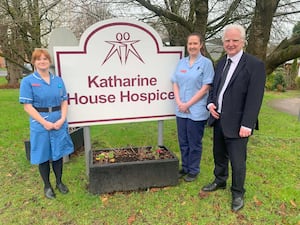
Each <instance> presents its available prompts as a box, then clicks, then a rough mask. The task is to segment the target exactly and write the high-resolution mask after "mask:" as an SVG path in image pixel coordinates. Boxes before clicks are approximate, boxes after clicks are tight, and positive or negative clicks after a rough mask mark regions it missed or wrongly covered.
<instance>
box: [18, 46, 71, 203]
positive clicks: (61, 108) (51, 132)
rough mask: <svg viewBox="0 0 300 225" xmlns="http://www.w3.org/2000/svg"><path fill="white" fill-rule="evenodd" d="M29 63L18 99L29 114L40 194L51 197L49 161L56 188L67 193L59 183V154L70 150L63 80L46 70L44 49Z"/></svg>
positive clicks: (38, 51)
mask: <svg viewBox="0 0 300 225" xmlns="http://www.w3.org/2000/svg"><path fill="white" fill-rule="evenodd" d="M31 63H32V64H33V65H34V68H35V71H34V73H32V74H30V75H28V76H26V77H24V78H23V79H22V82H21V86H20V97H19V101H20V103H21V104H23V105H24V110H25V111H26V112H27V113H28V114H29V116H30V145H31V148H30V162H31V164H38V165H39V172H40V174H41V177H42V179H43V182H44V194H45V196H46V197H47V198H49V199H54V198H55V192H54V190H53V188H52V186H51V183H50V180H49V176H50V162H52V169H53V172H54V174H55V177H56V188H57V189H58V190H59V191H60V192H61V193H63V194H66V193H68V192H69V189H68V187H67V186H66V185H65V184H63V183H62V171H63V156H65V155H69V154H71V153H72V152H73V151H74V146H73V142H72V139H71V137H70V134H69V131H68V124H67V120H66V117H67V107H68V101H67V93H66V89H65V85H64V82H63V80H62V79H61V78H60V77H58V76H55V75H53V74H51V73H50V72H49V68H50V65H51V58H50V55H49V53H48V52H47V50H45V49H36V50H35V51H34V52H33V53H32V58H31Z"/></svg>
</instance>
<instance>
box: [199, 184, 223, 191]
mask: <svg viewBox="0 0 300 225" xmlns="http://www.w3.org/2000/svg"><path fill="white" fill-rule="evenodd" d="M225 188H226V184H217V183H215V182H213V183H211V184H208V185H206V186H204V187H203V188H202V191H206V192H212V191H216V190H218V189H225Z"/></svg>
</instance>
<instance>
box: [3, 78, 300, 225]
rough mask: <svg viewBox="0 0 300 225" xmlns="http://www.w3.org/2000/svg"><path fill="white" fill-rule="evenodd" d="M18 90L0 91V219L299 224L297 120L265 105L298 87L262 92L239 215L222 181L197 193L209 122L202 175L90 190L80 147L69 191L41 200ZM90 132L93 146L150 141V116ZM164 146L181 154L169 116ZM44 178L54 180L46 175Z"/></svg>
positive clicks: (207, 167) (69, 172)
mask: <svg viewBox="0 0 300 225" xmlns="http://www.w3.org/2000/svg"><path fill="white" fill-rule="evenodd" d="M1 79H2V78H1ZM1 83H3V81H2V80H0V84H1ZM18 94H19V90H18V89H0V96H1V97H0V103H1V107H0V115H1V123H0V135H1V138H0V158H1V160H0V171H1V172H0V188H1V189H0V190H1V191H0V199H1V202H0V224H22V225H23V224H28V225H29V224H30V225H31V224H47V225H48V224H65V225H73V224H74V225H75V224H76V225H77V224H78V225H81V224H84V225H85V224H86V225H90V224H93V225H98V224H99V225H100V224H101V225H102V224H104V225H108V224H109V225H115V224H116V225H123V224H124V225H125V224H139V225H140V224H141V225H142V224H146V225H148V224H149V225H152V224H153V225H160V224H161V225H181V224H182V225H202V224H205V225H213V224H222V225H225V224H226V225H227V224H228V225H229V224H230V225H240V224H249V225H250V224H251V225H261V224H273V225H275V224H288V225H300V213H299V212H300V179H299V178H300V122H299V121H298V117H297V116H291V115H288V114H286V113H283V112H278V111H276V110H274V109H272V108H271V107H270V106H268V104H267V103H268V102H269V101H270V100H273V99H276V98H289V97H295V96H300V92H299V91H289V92H285V93H275V92H267V93H265V97H264V102H263V106H262V110H261V113H260V117H259V118H260V130H259V131H256V132H255V134H254V135H253V136H252V137H251V138H250V141H249V145H248V147H249V148H248V158H247V179H246V186H245V188H246V195H245V207H244V208H243V209H242V210H241V211H240V212H238V213H232V212H231V208H230V203H231V194H230V189H229V187H228V188H227V189H226V190H220V191H217V192H214V193H210V194H209V195H207V196H199V195H198V194H199V190H200V188H201V187H202V186H203V185H205V184H207V183H208V182H210V181H212V179H213V158H212V129H211V128H207V129H206V131H205V136H204V139H203V156H202V162H201V174H200V176H199V177H198V178H197V180H196V181H195V182H192V183H186V182H184V181H182V180H181V181H180V182H179V184H178V185H177V186H175V187H166V188H159V189H157V188H153V189H149V190H147V191H143V192H129V193H114V194H105V195H92V194H90V193H89V192H88V191H87V185H88V182H87V177H86V175H85V174H86V173H85V172H86V171H85V158H84V153H83V152H81V153H80V154H77V155H74V156H71V157H70V161H69V162H68V163H65V164H64V177H63V180H64V182H65V183H66V184H67V185H68V187H69V188H70V193H69V194H68V195H61V194H60V193H58V192H57V191H56V193H57V198H56V199H55V200H48V199H46V198H45V197H44V196H43V184H42V181H41V178H40V176H39V173H38V168H37V166H34V165H30V163H29V162H28V161H27V160H26V155H25V150H24V143H23V141H24V140H27V139H28V136H29V129H28V126H29V123H28V116H27V114H26V113H25V112H24V110H23V108H22V106H21V105H20V104H19V103H18ZM145 131H146V132H145ZM91 136H92V146H93V148H96V149H97V148H111V147H125V146H128V145H135V146H141V145H156V144H157V122H146V123H126V124H115V125H103V126H93V127H91ZM164 144H165V146H167V147H168V148H169V149H171V150H172V151H173V152H174V153H175V154H176V155H177V156H178V157H180V154H179V148H178V143H177V136H176V123H175V121H174V120H167V121H165V122H164ZM51 179H52V183H53V184H54V175H53V173H51ZM145 179H146V178H145ZM230 183H231V180H230V179H229V180H228V184H229V185H228V186H230Z"/></svg>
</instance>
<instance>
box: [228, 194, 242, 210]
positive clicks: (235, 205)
mask: <svg viewBox="0 0 300 225" xmlns="http://www.w3.org/2000/svg"><path fill="white" fill-rule="evenodd" d="M243 207H244V198H243V197H237V198H233V199H232V204H231V209H232V211H233V212H237V211H239V210H240V209H241V208H243Z"/></svg>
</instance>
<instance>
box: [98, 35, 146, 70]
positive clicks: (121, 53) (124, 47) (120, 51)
mask: <svg viewBox="0 0 300 225" xmlns="http://www.w3.org/2000/svg"><path fill="white" fill-rule="evenodd" d="M139 41H140V40H130V34H129V33H128V32H125V33H124V34H122V33H117V34H116V40H115V41H105V42H106V43H108V44H110V45H112V46H111V49H110V50H109V52H108V53H107V55H106V57H105V59H104V61H103V62H102V65H103V64H104V63H106V62H107V60H109V59H110V58H111V57H112V56H113V55H116V56H117V57H118V58H119V60H120V63H121V64H123V62H124V63H125V64H126V62H127V60H128V57H129V55H133V56H135V57H136V58H137V59H138V60H140V61H141V62H142V63H144V61H143V59H142V57H141V56H140V54H139V53H138V51H137V50H136V48H135V47H134V44H136V43H138V42H139Z"/></svg>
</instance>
